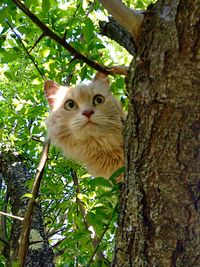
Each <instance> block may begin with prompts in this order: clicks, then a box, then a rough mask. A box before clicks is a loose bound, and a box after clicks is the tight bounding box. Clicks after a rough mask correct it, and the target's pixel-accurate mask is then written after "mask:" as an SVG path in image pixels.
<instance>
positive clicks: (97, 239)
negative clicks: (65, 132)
mask: <svg viewBox="0 0 200 267" xmlns="http://www.w3.org/2000/svg"><path fill="white" fill-rule="evenodd" d="M71 174H72V179H73V182H74V185H75V187H76V203H77V204H78V206H79V209H80V212H81V215H82V218H83V222H84V225H85V228H86V229H87V230H89V227H90V224H89V222H88V221H87V218H86V210H85V207H84V205H83V203H82V201H81V200H80V199H79V197H78V194H80V193H81V189H80V185H79V182H78V177H77V174H76V172H75V171H74V170H73V169H71ZM90 239H91V242H92V246H93V248H94V249H95V248H96V246H97V244H98V243H99V242H101V239H99V238H98V237H96V236H95V237H94V238H91V237H90ZM95 253H96V252H95ZM97 256H98V258H99V259H104V258H105V257H104V255H103V252H102V251H99V252H98V255H97Z"/></svg>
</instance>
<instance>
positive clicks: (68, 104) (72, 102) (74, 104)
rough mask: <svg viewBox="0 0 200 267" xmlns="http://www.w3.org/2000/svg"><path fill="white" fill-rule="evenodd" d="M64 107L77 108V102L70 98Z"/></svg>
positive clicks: (68, 108)
mask: <svg viewBox="0 0 200 267" xmlns="http://www.w3.org/2000/svg"><path fill="white" fill-rule="evenodd" d="M64 108H65V109H66V110H69V111H71V110H75V109H77V104H76V102H75V101H74V100H72V99H69V100H67V101H66V102H65V105H64Z"/></svg>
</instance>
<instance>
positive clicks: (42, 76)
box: [6, 19, 45, 80]
mask: <svg viewBox="0 0 200 267" xmlns="http://www.w3.org/2000/svg"><path fill="white" fill-rule="evenodd" d="M6 23H7V24H8V25H9V27H10V28H11V30H12V31H13V33H14V34H15V36H16V37H17V38H18V40H19V42H20V43H21V45H22V47H23V49H24V51H25V52H26V54H27V55H28V57H29V58H30V60H31V61H32V63H33V65H34V66H35V68H36V69H37V71H38V72H39V74H40V76H41V78H42V79H43V80H45V76H44V75H43V74H42V72H41V70H40V69H39V68H38V65H37V63H36V62H35V59H34V58H33V57H32V56H31V54H30V52H29V51H28V50H27V48H26V46H25V45H24V43H23V41H22V39H21V37H20V36H19V34H17V33H16V31H15V30H14V28H13V27H12V25H11V24H10V22H9V21H8V20H7V19H6Z"/></svg>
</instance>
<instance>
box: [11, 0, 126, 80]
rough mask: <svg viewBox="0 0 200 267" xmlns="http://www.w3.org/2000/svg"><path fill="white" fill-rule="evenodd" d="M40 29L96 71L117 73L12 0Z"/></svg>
mask: <svg viewBox="0 0 200 267" xmlns="http://www.w3.org/2000/svg"><path fill="white" fill-rule="evenodd" d="M12 1H13V2H14V3H15V4H16V5H17V6H18V7H19V8H20V9H21V10H22V11H23V12H24V13H25V14H26V15H27V16H28V17H29V18H30V19H31V20H32V21H33V22H34V23H35V24H36V25H37V26H38V27H39V28H40V29H41V30H42V31H43V33H44V34H45V35H46V36H48V37H50V38H51V39H53V40H54V41H55V42H57V43H58V44H60V45H61V46H63V47H64V48H65V49H67V50H68V51H69V52H70V53H71V54H72V55H74V56H75V57H76V58H77V59H80V60H82V61H84V62H85V63H86V64H88V65H89V66H90V67H91V68H93V69H96V70H97V71H100V72H102V73H105V74H110V75H113V74H118V72H117V71H118V68H115V67H114V66H113V67H106V66H104V65H102V64H99V63H98V62H96V61H93V60H92V59H90V58H88V57H86V56H85V55H83V54H82V53H80V52H78V51H77V50H76V49H75V48H74V47H73V46H71V45H70V44H68V43H67V42H66V41H65V40H64V39H63V38H62V37H60V36H59V35H57V34H56V33H55V32H53V31H52V30H50V29H49V28H48V27H47V26H46V24H44V23H43V22H42V21H41V20H40V19H39V18H38V17H37V16H36V15H35V14H33V13H32V12H31V11H30V10H29V9H28V8H27V7H26V6H25V5H24V4H23V3H22V2H21V1H19V0H12ZM120 74H121V75H126V74H127V71H126V69H125V71H124V72H122V71H121V70H120Z"/></svg>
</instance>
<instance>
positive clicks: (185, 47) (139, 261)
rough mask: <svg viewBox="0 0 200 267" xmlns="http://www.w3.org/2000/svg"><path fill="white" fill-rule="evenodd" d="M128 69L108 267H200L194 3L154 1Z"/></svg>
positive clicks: (198, 28) (197, 21)
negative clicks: (120, 179)
mask: <svg viewBox="0 0 200 267" xmlns="http://www.w3.org/2000/svg"><path fill="white" fill-rule="evenodd" d="M155 11H156V12H155V15H154V16H153V17H152V16H151V18H148V17H146V18H145V21H144V24H143V30H142V34H141V39H140V44H139V51H140V52H139V56H140V59H139V60H138V57H137V60H133V62H132V64H131V66H130V76H129V79H128V89H129V93H130V107H129V114H128V118H127V122H126V126H125V154H126V176H125V184H124V185H123V188H122V195H121V201H120V215H119V221H118V224H119V227H118V231H117V236H116V250H115V257H114V260H113V264H112V266H115V267H117V266H123V267H126V266H137V267H140V266H141V267H143V266H148V267H150V266H152V267H153V266H154V267H155V266H157V267H170V266H176V267H189V266H192V267H199V266H200V242H199V238H200V231H199V229H200V228H199V225H200V214H199V208H200V203H199V200H200V197H199V196H200V186H199V185H200V164H199V162H200V90H199V88H200V78H199V77H200V2H199V0H161V1H158V3H157V4H156V5H155Z"/></svg>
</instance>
